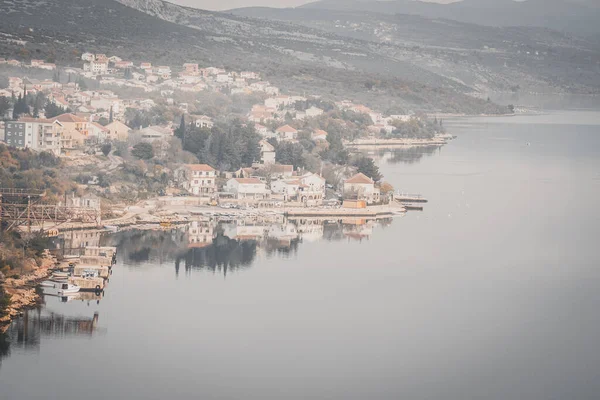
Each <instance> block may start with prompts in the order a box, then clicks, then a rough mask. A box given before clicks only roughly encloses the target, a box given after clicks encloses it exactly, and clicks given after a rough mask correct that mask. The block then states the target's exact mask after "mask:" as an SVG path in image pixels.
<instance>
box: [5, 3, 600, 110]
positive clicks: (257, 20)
mask: <svg viewBox="0 0 600 400" xmlns="http://www.w3.org/2000/svg"><path fill="white" fill-rule="evenodd" d="M5 4H8V3H5ZM5 11H6V12H3V13H0V57H5V58H12V57H16V58H19V59H22V60H28V59H31V58H41V59H48V60H55V61H56V62H57V63H58V64H60V65H74V66H80V65H81V61H80V60H79V55H80V54H81V53H82V52H84V51H95V52H104V53H107V54H114V55H118V56H120V57H122V58H124V59H128V60H132V61H135V62H139V61H151V62H153V63H163V64H167V65H175V66H177V65H181V64H182V63H183V62H189V61H195V62H198V63H200V64H201V65H203V66H217V67H225V68H227V69H233V70H246V69H249V70H255V71H259V72H261V73H263V75H264V76H266V78H267V79H269V80H271V81H272V82H273V83H274V84H277V85H278V86H280V87H282V88H284V89H287V90H291V91H294V92H298V93H315V94H317V93H318V94H325V95H328V96H332V97H336V98H343V97H353V98H357V97H358V98H360V100H361V101H365V102H368V103H370V104H373V105H375V104H379V106H380V107H388V106H390V105H394V104H396V105H398V106H400V107H404V108H406V107H408V108H418V109H428V110H445V111H459V110H460V111H465V112H479V111H482V110H484V109H485V108H486V107H489V105H488V104H485V101H481V100H479V99H476V98H474V97H472V96H469V95H467V94H475V95H476V96H477V97H483V98H485V97H486V94H485V93H486V92H487V91H489V90H495V91H498V90H500V91H514V90H522V91H536V92H561V93H562V92H578V93H588V92H592V93H597V92H598V91H600V82H597V81H598V80H597V79H596V77H597V76H598V69H599V66H600V58H599V57H600V56H599V51H598V46H597V43H595V42H594V41H591V40H588V39H581V38H577V37H573V36H569V35H565V34H562V33H559V32H556V31H550V30H547V29H536V28H519V29H504V28H492V27H484V26H480V25H474V24H466V23H461V22H456V21H448V20H439V19H432V18H427V17H419V16H411V15H400V14H399V15H387V16H386V15H382V14H379V13H368V12H357V11H337V10H323V9H314V8H311V7H307V8H297V9H284V10H275V9H269V8H250V9H241V10H234V11H233V12H230V13H220V12H212V11H204V10H199V9H195V8H190V7H182V6H178V5H175V4H171V3H168V2H165V1H161V0H118V1H115V0H54V1H52V2H51V3H44V2H31V1H25V0H13V1H12V2H10V3H9V4H8V6H7V7H6V10H5ZM332 21H333V23H332Z"/></svg>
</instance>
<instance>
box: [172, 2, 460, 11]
mask: <svg viewBox="0 0 600 400" xmlns="http://www.w3.org/2000/svg"><path fill="white" fill-rule="evenodd" d="M167 1H169V2H171V3H175V4H181V5H184V6H191V7H196V8H202V9H205V10H229V9H232V8H240V7H253V6H266V7H296V6H300V5H302V4H306V3H311V2H313V1H315V0H219V1H216V0H167ZM429 1H433V2H436V3H451V2H452V1H455V0H429Z"/></svg>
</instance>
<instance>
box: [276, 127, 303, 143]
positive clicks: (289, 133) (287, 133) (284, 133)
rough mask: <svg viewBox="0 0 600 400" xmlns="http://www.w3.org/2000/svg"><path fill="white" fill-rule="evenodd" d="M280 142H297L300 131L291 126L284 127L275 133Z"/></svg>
mask: <svg viewBox="0 0 600 400" xmlns="http://www.w3.org/2000/svg"><path fill="white" fill-rule="evenodd" d="M275 133H276V134H277V139H279V140H296V138H297V136H298V131H297V130H296V129H294V128H292V127H291V126H289V125H284V126H281V127H279V128H277V130H276V131H275Z"/></svg>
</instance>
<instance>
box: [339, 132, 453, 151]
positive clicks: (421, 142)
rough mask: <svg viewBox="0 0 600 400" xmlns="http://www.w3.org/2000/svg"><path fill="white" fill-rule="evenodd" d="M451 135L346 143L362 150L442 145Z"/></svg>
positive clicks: (362, 140) (361, 140) (363, 140)
mask: <svg viewBox="0 0 600 400" xmlns="http://www.w3.org/2000/svg"><path fill="white" fill-rule="evenodd" d="M450 139H452V136H450V135H448V136H436V137H434V138H432V139H408V138H405V139H357V140H355V141H353V142H348V143H346V146H348V147H350V148H360V149H363V150H367V149H377V148H383V147H388V148H393V147H418V146H443V145H445V144H447V143H448V140H450Z"/></svg>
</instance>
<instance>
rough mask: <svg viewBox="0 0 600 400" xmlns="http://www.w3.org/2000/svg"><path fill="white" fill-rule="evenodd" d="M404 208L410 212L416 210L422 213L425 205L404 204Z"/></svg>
mask: <svg viewBox="0 0 600 400" xmlns="http://www.w3.org/2000/svg"><path fill="white" fill-rule="evenodd" d="M402 206H403V207H404V208H405V209H406V210H407V211H408V210H416V211H422V210H423V205H422V204H413V203H404V202H403V203H402Z"/></svg>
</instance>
